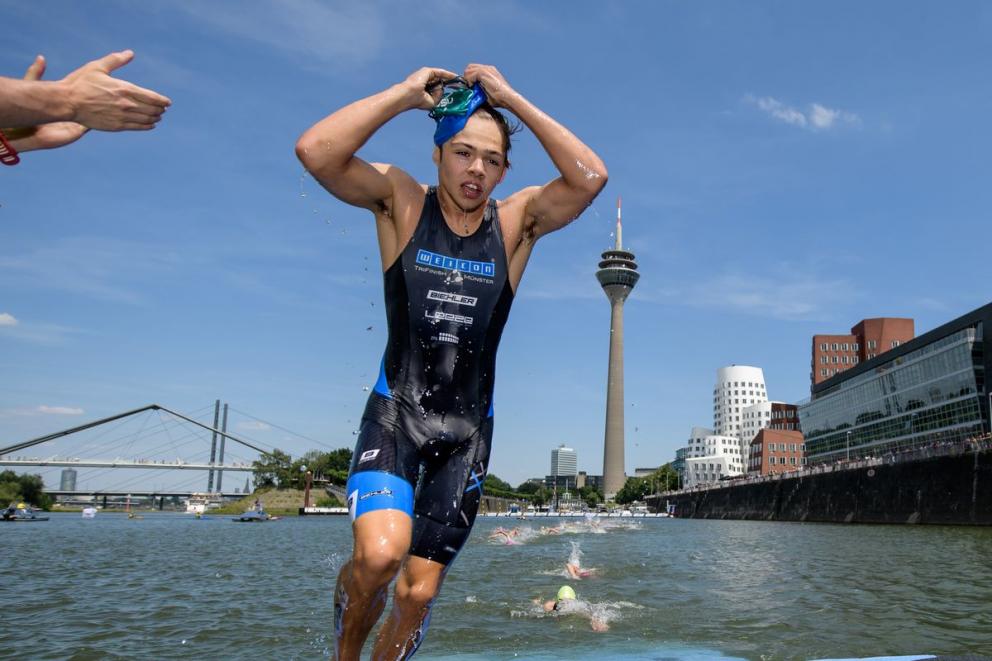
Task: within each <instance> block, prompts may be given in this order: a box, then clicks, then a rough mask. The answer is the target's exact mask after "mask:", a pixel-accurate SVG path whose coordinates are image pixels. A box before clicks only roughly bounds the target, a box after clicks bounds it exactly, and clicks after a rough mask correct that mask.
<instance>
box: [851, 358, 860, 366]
mask: <svg viewBox="0 0 992 661" xmlns="http://www.w3.org/2000/svg"><path fill="white" fill-rule="evenodd" d="M853 361H854V364H855V365H857V364H858V363H859V362H860V361H861V359H860V358H858V357H857V356H855V357H854V358H853Z"/></svg>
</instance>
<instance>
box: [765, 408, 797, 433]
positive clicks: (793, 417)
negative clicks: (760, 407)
mask: <svg viewBox="0 0 992 661" xmlns="http://www.w3.org/2000/svg"><path fill="white" fill-rule="evenodd" d="M768 428H769V429H787V430H792V431H800V429H799V407H798V406H796V405H795V404H783V403H782V402H772V417H771V420H769V422H768Z"/></svg>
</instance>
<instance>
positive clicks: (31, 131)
mask: <svg viewBox="0 0 992 661" xmlns="http://www.w3.org/2000/svg"><path fill="white" fill-rule="evenodd" d="M44 75H45V58H44V56H42V55H39V56H37V57H36V58H35V59H34V62H32V63H31V66H29V67H28V70H27V72H26V73H25V74H24V80H41V77H42V76H44ZM88 130H89V129H88V128H86V127H85V126H83V125H82V124H79V123H77V122H51V123H48V124H39V125H38V126H25V127H22V128H16V129H4V133H5V134H6V136H7V139H8V140H9V141H10V143H11V146H13V147H14V149H16V150H17V151H32V150H35V149H55V148H57V147H64V146H65V145H68V144H72V143H73V142H75V141H76V140H79V139H80V138H81V137H83V135H84V134H85V133H86V132H87V131H88Z"/></svg>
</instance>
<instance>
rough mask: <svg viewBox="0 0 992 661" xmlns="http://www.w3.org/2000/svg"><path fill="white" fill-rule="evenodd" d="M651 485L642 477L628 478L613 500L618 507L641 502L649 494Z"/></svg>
mask: <svg viewBox="0 0 992 661" xmlns="http://www.w3.org/2000/svg"><path fill="white" fill-rule="evenodd" d="M650 489H651V485H650V484H649V483H648V481H647V480H646V479H644V478H642V477H628V478H627V481H626V482H625V483H624V485H623V488H622V489H620V491H618V492H617V495H616V497H615V498H614V500H615V501H616V502H617V504H618V505H626V504H627V503H632V502H634V501H635V500H641V499H643V498H644V496H646V495H648V493H650Z"/></svg>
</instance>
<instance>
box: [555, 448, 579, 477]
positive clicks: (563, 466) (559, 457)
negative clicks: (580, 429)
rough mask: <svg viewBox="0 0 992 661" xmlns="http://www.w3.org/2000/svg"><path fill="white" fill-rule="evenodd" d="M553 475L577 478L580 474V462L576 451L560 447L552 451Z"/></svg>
mask: <svg viewBox="0 0 992 661" xmlns="http://www.w3.org/2000/svg"><path fill="white" fill-rule="evenodd" d="M550 474H551V475H553V476H556V477H557V476H568V477H575V476H576V475H578V474H579V460H578V457H577V456H576V454H575V450H573V449H572V448H567V447H565V445H564V444H562V445H559V446H558V447H557V448H555V449H554V450H552V451H551V473H550Z"/></svg>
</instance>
